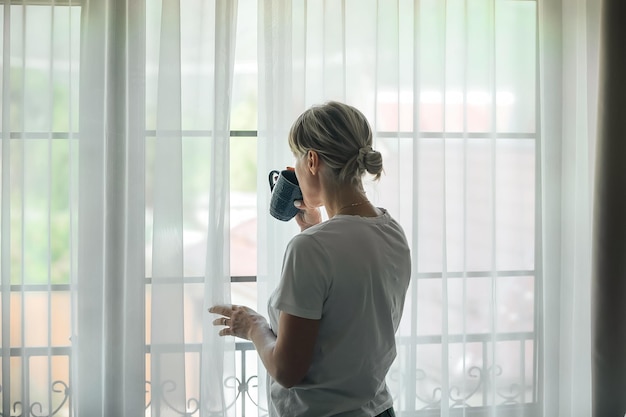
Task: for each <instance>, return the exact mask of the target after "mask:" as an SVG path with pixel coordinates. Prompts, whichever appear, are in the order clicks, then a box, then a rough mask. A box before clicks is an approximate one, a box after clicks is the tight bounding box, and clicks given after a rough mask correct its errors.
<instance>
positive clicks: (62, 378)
mask: <svg viewBox="0 0 626 417" xmlns="http://www.w3.org/2000/svg"><path fill="white" fill-rule="evenodd" d="M6 14H10V21H9V20H7V19H6V17H7V16H6ZM0 15H1V17H0V26H3V23H2V22H4V23H8V22H10V27H4V26H3V31H4V33H5V37H4V41H5V42H4V43H3V44H2V46H0V48H2V50H3V51H4V52H5V54H4V60H3V61H2V65H1V73H2V76H3V80H4V82H3V86H4V88H3V91H2V94H3V95H4V99H3V100H2V102H3V103H7V105H8V106H7V107H4V108H3V109H2V110H3V118H2V120H3V122H2V128H3V131H2V151H1V152H2V162H1V163H2V171H3V175H2V179H3V181H2V229H3V237H2V255H1V262H0V264H1V265H2V292H1V305H2V310H1V315H2V346H1V355H0V356H1V357H2V363H1V364H0V369H2V381H1V382H0V386H1V393H2V411H1V412H0V414H2V415H5V416H9V415H11V416H13V415H25V414H33V415H55V416H66V415H69V413H70V411H69V409H70V391H69V381H70V354H71V349H70V335H71V308H70V291H69V289H70V268H71V256H70V241H71V234H72V233H73V226H72V224H73V221H74V218H73V216H74V214H73V210H72V207H71V203H70V201H71V199H70V194H71V193H72V184H71V182H70V171H72V170H73V169H75V167H74V166H73V165H72V161H73V158H72V153H73V152H75V146H76V144H75V136H74V133H73V132H76V130H77V123H78V117H77V116H78V106H77V102H78V100H77V97H78V91H77V89H76V85H77V80H78V70H79V63H78V54H79V34H80V6H78V5H74V6H72V5H69V4H67V3H65V2H57V6H56V7H54V8H52V7H49V6H44V5H38V4H36V3H32V4H31V3H30V2H26V3H24V4H13V5H10V6H7V5H5V6H4V7H1V8H0ZM7 31H8V32H7ZM7 81H9V83H8V84H7ZM7 230H8V233H5V232H6V231H7ZM8 239H10V240H8ZM9 375H10V376H9Z"/></svg>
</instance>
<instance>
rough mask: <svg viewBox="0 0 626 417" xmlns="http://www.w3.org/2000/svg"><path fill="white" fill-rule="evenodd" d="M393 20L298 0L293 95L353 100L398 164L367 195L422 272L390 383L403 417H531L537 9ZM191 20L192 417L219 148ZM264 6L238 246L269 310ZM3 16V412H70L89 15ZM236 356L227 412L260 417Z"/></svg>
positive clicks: (239, 96)
mask: <svg viewBox="0 0 626 417" xmlns="http://www.w3.org/2000/svg"><path fill="white" fill-rule="evenodd" d="M444 3H445V4H447V6H445V7H444V6H442V5H444ZM198 4H199V3H194V7H196V6H197V7H200V6H198ZM394 5H397V9H395V8H394V7H385V6H384V5H382V3H381V2H375V1H364V0H345V1H343V2H323V4H322V2H319V4H317V3H315V2H308V3H307V2H293V9H292V10H291V13H292V16H291V17H292V18H293V28H294V35H293V36H294V38H293V39H292V44H291V45H292V47H293V48H294V49H293V50H292V51H291V52H292V53H293V63H294V65H293V68H295V69H294V73H296V74H297V75H296V76H294V77H293V80H291V81H292V82H293V84H294V85H295V84H296V83H299V82H302V85H299V86H297V87H293V91H291V92H294V94H293V100H294V103H295V104H294V107H298V106H300V105H301V104H302V103H306V104H307V106H308V104H309V103H311V104H312V103H316V102H319V101H321V100H323V99H327V98H330V97H334V96H335V95H341V94H344V95H345V96H346V98H348V99H350V100H351V101H353V102H355V103H362V104H363V106H362V109H363V110H364V112H365V113H366V114H367V116H368V118H369V119H370V121H371V122H372V125H373V126H374V127H375V130H376V133H375V137H376V147H377V148H378V149H379V150H380V151H381V152H383V154H384V161H385V166H386V168H385V169H386V175H385V176H384V178H383V180H382V181H381V182H380V184H379V185H373V184H368V192H369V195H370V197H371V198H372V199H373V200H374V201H375V202H377V203H380V204H381V205H385V206H386V207H387V208H388V209H389V210H390V212H391V213H392V214H393V215H394V217H396V218H397V219H398V220H399V221H400V222H401V223H402V225H403V227H404V228H405V231H406V232H407V236H408V238H409V240H410V242H411V246H412V250H413V256H414V261H415V264H414V265H415V266H414V267H415V273H414V276H413V280H412V285H411V288H410V292H409V295H408V298H407V303H406V308H405V319H404V321H403V323H402V325H401V328H400V330H399V333H398V358H397V362H396V365H395V366H394V368H393V369H392V371H391V373H390V375H389V379H388V383H389V385H390V387H391V389H392V391H393V393H394V395H395V396H396V398H395V407H396V410H397V411H398V412H399V414H402V415H416V416H421V415H436V414H437V411H436V410H437V409H438V408H440V407H441V405H442V403H443V404H446V402H447V405H448V406H449V407H450V408H451V409H452V411H451V412H450V415H456V414H455V413H456V412H457V411H458V412H459V414H462V412H464V413H465V414H467V415H488V413H489V411H486V410H489V409H490V408H491V407H494V406H497V407H498V416H501V415H502V416H504V415H516V413H518V412H519V409H520V408H522V409H524V410H531V412H529V413H528V414H527V415H531V414H532V415H535V414H533V413H534V411H533V410H534V409H535V407H537V404H538V403H539V401H540V399H539V396H538V390H539V381H540V378H541V374H540V371H539V366H538V362H539V357H538V353H537V352H538V336H537V335H538V323H539V309H540V304H541V303H540V300H541V293H540V280H541V276H540V273H539V272H538V268H537V265H538V263H539V262H540V259H539V257H538V256H537V254H538V253H540V236H541V233H540V230H539V228H540V225H541V222H540V219H539V218H538V213H540V198H539V196H540V191H541V190H540V187H539V185H538V184H539V183H540V176H539V167H538V160H539V159H538V153H539V148H540V146H539V145H540V137H539V133H538V129H537V125H538V123H539V121H538V117H537V114H538V111H537V106H536V100H537V97H536V94H537V90H538V82H537V79H536V74H537V69H536V68H537V59H536V56H537V50H536V43H537V39H536V29H537V28H536V19H537V4H536V2H535V1H532V0H502V1H497V2H493V1H486V0H484V1H483V0H478V1H473V2H462V1H450V0H449V1H448V2H440V1H438V0H422V1H421V2H419V7H420V9H419V10H417V11H416V10H415V9H414V2H410V1H406V0H398V1H397V2H394ZM465 6H467V8H465ZM194 7H186V6H185V5H184V4H181V13H182V15H181V19H182V21H183V22H185V23H188V24H183V25H182V30H181V45H182V51H181V62H182V64H181V65H182V73H183V79H182V84H181V91H182V93H181V94H182V100H181V102H182V106H183V109H182V115H183V118H182V120H181V125H182V130H183V139H182V159H183V161H184V164H183V171H182V196H181V198H182V218H183V225H184V231H183V242H184V265H183V270H184V294H183V296H184V300H185V301H184V305H185V311H184V315H185V328H184V342H185V345H186V346H185V349H186V350H185V352H186V353H185V355H186V356H185V359H186V362H185V378H186V384H187V386H186V394H187V396H188V400H189V401H188V409H187V410H185V412H187V413H189V414H191V415H194V416H197V415H199V412H198V399H199V398H200V388H199V385H200V383H199V381H200V375H199V371H198V369H200V368H199V366H198V363H199V361H200V352H201V345H202V320H203V316H204V315H205V314H206V312H205V310H204V305H203V285H204V273H205V272H204V271H205V258H206V251H207V235H206V231H207V222H208V216H209V214H208V213H209V209H208V204H209V201H208V199H207V190H208V188H209V187H210V175H211V173H210V172H211V171H210V166H209V165H208V163H207V161H208V160H209V155H210V153H211V140H212V139H211V132H210V129H209V128H207V121H206V119H205V118H206V114H205V112H204V109H205V108H207V106H210V105H211V103H209V102H208V99H207V98H206V97H203V96H202V95H201V94H199V91H200V90H198V89H197V88H196V87H197V86H198V85H201V84H203V83H206V82H207V81H206V78H207V77H206V66H204V64H205V63H206V62H205V61H204V60H205V59H206V54H205V53H206V50H205V48H206V47H207V45H206V44H205V43H203V42H201V40H202V39H203V38H202V36H201V35H202V33H204V32H203V30H206V28H203V27H200V26H197V25H194V23H193V22H195V20H194V19H190V18H189V17H190V16H192V15H193V14H194V13H195V12H196V11H197V9H195V8H194ZM257 7H258V3H257V1H254V0H239V5H238V26H237V33H236V45H237V46H236V56H235V63H234V81H233V91H232V106H231V119H230V124H231V125H230V130H231V131H230V134H231V138H230V161H229V166H230V172H229V176H230V190H229V191H230V194H229V198H230V211H229V223H230V236H229V237H230V274H231V289H232V292H231V297H232V302H234V303H237V304H245V305H249V306H251V307H253V308H255V309H257V310H259V311H261V312H264V311H265V306H264V305H263V300H262V297H257V293H258V292H259V290H258V288H257V282H256V281H257V275H258V271H257V264H258V262H259V260H260V259H261V258H262V257H263V256H265V252H264V250H265V249H264V248H263V245H265V241H264V240H263V239H264V236H262V234H263V229H262V228H261V229H259V222H260V221H261V220H262V219H261V220H260V219H259V213H263V212H264V211H263V206H262V203H259V202H262V201H263V196H264V195H265V194H267V193H269V187H268V185H267V180H266V179H265V176H264V174H263V172H261V169H262V168H261V167H262V166H263V165H262V164H261V162H264V158H265V156H264V155H265V151H266V150H265V149H264V148H263V146H264V145H263V144H262V143H261V142H260V141H259V140H258V136H260V135H261V134H260V133H259V132H258V131H259V124H260V121H259V120H258V118H259V114H260V112H259V108H260V106H262V104H260V103H262V101H261V95H262V92H260V90H261V87H260V85H259V82H260V81H259V65H260V63H263V64H267V63H266V62H264V61H263V60H264V59H265V57H263V56H260V55H261V54H258V52H257V51H258V42H259V37H258V33H259V28H258V27H257V23H258V21H259V13H261V11H260V10H258V9H257ZM7 11H8V12H10V14H11V16H10V20H9V22H10V24H11V27H10V28H8V29H9V32H10V37H8V38H5V43H4V46H5V47H6V46H7V42H10V44H8V46H10V52H9V56H8V58H9V60H8V61H3V66H2V74H3V77H4V80H5V82H3V85H4V86H7V85H8V86H10V90H8V91H7V90H5V91H3V95H4V96H5V97H6V96H9V97H10V100H8V101H7V100H3V101H2V102H4V103H7V102H9V103H10V108H8V109H7V108H4V109H3V114H4V115H5V116H4V117H7V116H8V119H3V124H2V126H3V128H6V127H7V126H8V127H9V129H8V130H6V131H3V134H2V135H3V136H2V137H3V141H2V172H3V175H2V179H3V181H2V190H1V193H2V217H1V218H2V226H3V229H4V228H5V227H9V228H10V234H9V236H10V240H9V241H6V240H3V241H2V251H1V253H0V261H1V262H0V265H1V270H2V292H1V299H0V302H1V306H2V307H1V315H2V318H3V319H2V323H3V324H2V346H1V349H2V350H1V352H2V354H1V357H2V362H1V364H0V369H2V370H3V371H2V382H1V383H0V386H1V387H2V390H1V393H2V413H1V414H2V415H5V416H9V415H11V416H13V415H23V414H32V415H54V416H70V415H72V410H71V407H70V404H71V399H72V398H71V392H72V391H71V384H70V371H71V367H70V363H71V359H72V354H73V352H72V348H71V341H70V335H71V334H72V331H71V326H72V320H73V319H75V317H73V316H72V311H71V305H72V304H71V301H72V300H71V297H72V293H71V292H70V287H71V285H70V271H71V269H72V268H74V267H75V265H74V264H75V262H76V260H75V259H72V250H71V245H72V244H73V243H72V242H75V240H74V239H73V237H74V235H75V233H76V216H77V213H76V210H75V209H76V208H75V207H73V206H72V204H73V203H72V201H73V199H72V193H74V192H76V184H75V183H74V181H77V180H76V179H75V177H74V176H73V175H72V173H73V172H76V169H77V167H76V164H77V162H76V152H77V148H76V146H77V141H76V139H77V133H76V132H78V119H79V114H78V111H79V106H78V88H77V86H78V79H79V53H80V33H81V27H80V24H81V20H80V19H81V8H80V5H70V4H68V3H64V2H61V1H56V2H55V3H54V7H51V6H50V5H43V4H37V2H25V3H24V4H12V5H10V6H8V7H7V6H5V7H4V8H0V13H6V12H7ZM160 13H161V10H160V5H159V4H157V3H156V2H146V74H145V81H146V97H145V110H146V123H145V128H146V129H145V131H146V134H145V149H146V154H145V156H146V165H145V176H146V182H145V184H146V207H145V214H146V227H145V232H146V233H145V254H146V257H145V269H146V277H145V285H146V314H145V319H146V329H147V334H146V346H147V347H146V363H147V364H148V365H147V366H146V369H147V372H146V376H145V380H146V383H147V391H148V392H147V395H146V408H147V411H146V412H147V415H149V414H150V411H151V409H150V407H151V402H152V394H151V387H150V383H151V379H152V377H151V375H150V372H151V371H150V366H149V363H150V360H151V354H152V352H151V350H150V343H151V334H150V329H151V319H152V318H151V315H150V306H151V302H152V300H151V285H152V278H153V277H152V261H153V259H152V257H151V256H152V240H153V217H152V210H153V201H152V199H153V190H154V187H156V186H158V183H156V182H155V178H154V177H153V176H152V173H153V165H154V158H155V143H156V140H157V139H156V137H157V134H156V130H157V129H156V124H157V118H156V114H157V109H156V107H157V104H158V97H157V89H156V88H154V87H155V85H156V81H155V80H156V77H157V75H158V71H159V63H158V62H157V61H156V57H157V56H158V54H157V51H158V47H159V45H158V39H156V38H155V37H154V34H155V33H158V32H159V24H160V19H161V15H160ZM185 19H187V20H185ZM342 19H343V20H342ZM414 19H415V20H414ZM3 22H7V20H6V19H0V25H1V24H2V23H3ZM304 22H306V23H307V24H306V25H302V23H304ZM342 24H343V25H346V26H345V28H347V29H345V28H344V29H343V31H342V30H341V28H342V26H341V25H342ZM302 27H306V32H302V31H300V29H301V28H302ZM261 29H262V28H261ZM42 33H45V34H50V36H41V34H42ZM198 34H200V35H198ZM42 39H43V41H42ZM415 39H417V41H416V42H417V43H415V42H414V41H415ZM301 45H306V46H307V48H306V49H304V48H302V49H298V46H301ZM510 45H516V47H515V48H511V47H510ZM6 65H8V66H6ZM299 66H301V67H299ZM335 75H337V77H335ZM299 77H300V78H299ZM7 78H10V83H9V84H7V83H6V80H7ZM301 78H302V79H301ZM5 88H6V87H5ZM281 88H283V87H281ZM285 88H286V87H285ZM290 88H291V87H290ZM338 91H339V92H340V93H337V94H336V92H338ZM415 97H418V98H417V99H415ZM318 98H319V99H318ZM5 139H9V140H8V141H7V140H5ZM285 146H286V145H285ZM272 163H274V161H272ZM261 227H263V226H261ZM259 230H261V231H259ZM4 236H7V235H6V234H4ZM4 236H3V239H5V237H4ZM7 271H8V272H7ZM275 278H276V277H275ZM236 347H237V356H236V358H237V363H236V366H237V373H236V375H237V378H236V379H234V380H233V379H227V380H225V381H224V385H225V386H228V387H233V386H236V387H238V388H239V391H238V397H237V398H235V399H234V400H233V403H232V407H234V408H236V409H237V412H238V415H242V416H248V417H250V416H257V415H265V410H264V409H263V407H264V406H263V404H262V401H261V400H260V399H259V394H260V393H259V387H258V385H259V384H260V382H261V381H260V380H259V378H263V376H262V375H259V372H260V370H259V362H258V360H257V355H256V353H255V352H254V350H253V348H252V346H251V345H250V344H249V343H246V342H243V341H238V342H237V345H236ZM446 358H447V359H446ZM8 368H10V372H6V371H5V370H6V369H8ZM9 375H10V378H9ZM142 382H143V381H142ZM442 397H443V398H442ZM260 403H261V404H260ZM465 406H468V407H470V408H467V409H463V410H461V407H465Z"/></svg>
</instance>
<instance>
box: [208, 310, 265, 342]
mask: <svg viewBox="0 0 626 417" xmlns="http://www.w3.org/2000/svg"><path fill="white" fill-rule="evenodd" d="M209 313H214V314H221V315H222V317H219V318H217V319H215V320H213V325H214V326H225V327H224V328H223V329H222V330H220V333H219V334H220V336H236V337H240V338H242V339H246V340H251V336H250V333H251V331H252V330H253V329H255V328H257V327H258V326H267V327H268V328H269V325H268V323H267V320H265V317H263V316H261V315H260V314H259V313H257V312H256V311H254V310H253V309H251V308H249V307H245V306H237V305H216V306H213V307H211V308H209Z"/></svg>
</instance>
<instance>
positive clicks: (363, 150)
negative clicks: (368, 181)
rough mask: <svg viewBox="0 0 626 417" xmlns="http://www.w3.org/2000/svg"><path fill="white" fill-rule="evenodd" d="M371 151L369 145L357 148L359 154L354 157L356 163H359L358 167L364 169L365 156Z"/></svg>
mask: <svg viewBox="0 0 626 417" xmlns="http://www.w3.org/2000/svg"><path fill="white" fill-rule="evenodd" d="M371 151H372V147H371V146H364V147H362V148H361V149H359V154H358V155H357V157H356V163H357V164H358V165H359V169H366V168H365V157H366V155H367V154H368V153H370V152H371Z"/></svg>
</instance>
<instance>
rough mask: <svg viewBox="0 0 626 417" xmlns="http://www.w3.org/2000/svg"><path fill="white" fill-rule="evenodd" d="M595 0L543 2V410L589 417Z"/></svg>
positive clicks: (540, 37) (596, 35)
mask: <svg viewBox="0 0 626 417" xmlns="http://www.w3.org/2000/svg"><path fill="white" fill-rule="evenodd" d="M599 10H600V2H595V1H584V0H583V1H575V2H560V1H547V2H542V3H541V6H540V9H539V23H540V29H539V30H540V32H539V34H540V36H539V42H540V55H539V59H540V83H541V92H542V96H541V101H540V107H541V171H542V176H541V188H542V193H541V195H542V227H543V233H542V284H541V285H542V288H543V296H542V309H541V317H540V320H541V329H542V331H541V342H542V343H541V351H540V352H541V355H542V358H543V362H542V368H541V369H540V370H541V372H542V375H543V378H542V380H543V384H542V390H541V398H542V408H543V412H544V415H555V416H563V417H565V416H581V417H583V416H588V415H591V412H592V408H591V405H592V401H591V387H592V385H591V384H592V381H591V363H590V361H588V360H585V358H590V357H591V298H590V292H591V236H592V234H591V233H592V222H591V220H592V210H591V209H592V195H593V166H594V164H593V163H594V155H595V143H596V140H595V132H596V123H597V109H596V106H595V104H596V103H597V94H598V85H597V66H598V34H599V28H600V21H599V19H598V18H599Z"/></svg>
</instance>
